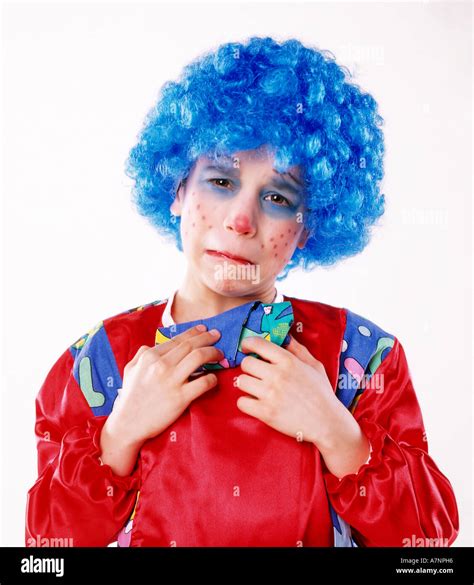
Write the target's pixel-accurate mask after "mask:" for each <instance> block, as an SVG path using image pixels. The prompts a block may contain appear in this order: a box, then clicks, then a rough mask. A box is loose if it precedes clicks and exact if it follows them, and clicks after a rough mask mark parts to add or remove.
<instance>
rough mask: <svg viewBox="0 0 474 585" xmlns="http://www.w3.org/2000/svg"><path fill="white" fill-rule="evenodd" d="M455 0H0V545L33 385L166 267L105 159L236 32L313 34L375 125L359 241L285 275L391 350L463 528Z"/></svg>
mask: <svg viewBox="0 0 474 585" xmlns="http://www.w3.org/2000/svg"><path fill="white" fill-rule="evenodd" d="M470 26H471V6H470V4H469V3H454V2H451V3H448V2H446V3H432V2H418V3H360V2H357V3H347V4H346V3H344V4H342V3H331V4H329V3H298V2H292V3H291V4H286V3H267V2H265V3H263V2H262V3H235V4H234V3H229V2H227V3H220V4H214V3H212V4H204V3H199V4H197V3H195V4H182V3H174V4H173V5H170V4H157V3H153V4H150V3H147V4H140V5H132V4H131V3H120V4H118V3H117V4H116V3H106V4H94V3H82V4H69V3H62V4H58V3H56V4H42V3H35V4H28V5H27V4H22V3H12V4H5V5H4V6H3V30H2V33H3V60H2V64H3V108H4V109H3V114H4V115H3V132H2V134H3V166H4V168H3V170H4V175H3V197H4V232H3V233H4V252H5V255H4V304H3V309H4V327H3V332H4V335H3V344H4V351H3V362H4V364H3V365H4V371H3V377H2V381H3V387H2V402H3V409H2V419H1V421H2V427H1V429H2V432H1V441H2V445H3V447H2V466H1V467H2V469H1V473H2V477H3V485H2V494H1V496H2V497H1V502H2V517H1V519H0V520H1V526H2V533H1V542H0V544H2V545H3V546H23V545H24V516H25V504H26V492H27V490H28V489H29V488H30V487H31V486H32V485H33V483H34V481H35V479H36V444H35V438H34V420H35V412H34V399H35V396H36V393H37V392H38V390H39V388H40V386H41V384H42V382H43V380H44V378H45V376H46V374H47V373H48V371H49V370H50V368H51V367H52V365H53V363H54V362H55V361H56V359H57V358H58V357H59V355H60V354H61V353H62V352H63V351H64V350H65V349H66V348H67V347H68V346H69V345H70V344H71V343H73V342H74V341H75V340H76V339H77V338H78V337H79V336H80V335H82V334H83V333H85V332H86V331H88V330H89V329H90V328H91V327H92V326H93V325H95V323H96V322H97V321H99V320H101V319H103V318H105V317H109V316H111V315H114V314H116V313H119V312H121V311H124V310H126V309H129V308H132V307H136V306H138V305H140V304H144V303H147V302H151V301H153V300H156V299H162V298H166V297H167V295H168V293H169V292H170V291H171V290H174V288H176V287H177V286H178V285H179V283H180V280H181V278H182V276H183V274H184V259H183V257H182V256H181V254H180V253H179V252H178V251H177V250H175V249H173V248H171V247H169V246H165V245H164V244H163V243H162V241H161V240H160V238H159V236H158V234H157V233H156V232H155V231H154V230H153V228H152V227H151V226H149V224H148V223H147V222H146V220H144V219H143V218H141V217H140V216H139V215H138V214H137V213H136V212H135V211H134V210H133V208H132V204H131V202H130V180H129V179H128V178H127V177H126V176H125V174H124V172H123V165H124V161H125V159H126V156H127V153H128V150H129V149H130V147H131V146H132V145H133V144H134V140H135V135H136V133H137V132H138V130H139V127H140V125H141V122H142V119H143V117H144V115H145V113H146V112H147V111H148V109H149V107H150V106H151V105H152V103H153V102H154V100H155V98H156V95H157V93H158V89H159V87H160V86H161V84H162V83H163V82H164V81H166V80H167V79H169V78H171V77H174V76H176V75H177V74H178V73H179V71H180V69H181V67H182V66H183V65H184V64H185V63H187V62H188V61H189V60H190V59H192V58H194V57H195V56H197V55H198V54H199V53H201V52H202V51H204V50H207V49H209V48H212V47H215V46H216V45H218V44H220V43H222V42H229V41H236V40H243V39H244V38H246V37H248V36H251V35H261V36H262V35H271V36H274V37H275V38H277V39H280V40H283V39H286V38H290V37H296V38H298V39H300V40H301V41H302V42H307V43H309V44H312V45H316V46H318V47H319V48H322V49H328V50H330V51H332V52H333V53H334V55H335V56H336V58H337V59H338V62H339V63H341V64H344V65H346V66H348V67H349V68H350V69H351V70H352V71H353V72H354V73H355V74H356V82H357V83H359V84H360V85H361V86H362V87H363V88H365V89H366V90H367V91H370V92H371V93H372V94H373V95H374V97H375V99H376V100H377V101H378V102H379V104H380V112H381V114H382V116H383V117H384V118H385V120H386V125H385V137H386V160H385V169H386V174H385V179H384V184H383V187H384V193H385V195H386V199H387V211H386V214H385V216H384V218H383V220H382V222H381V227H380V228H379V229H377V230H376V233H375V236H374V238H373V240H372V242H371V244H370V245H369V247H368V248H367V249H366V250H365V251H364V252H363V253H362V254H361V255H359V256H357V257H355V258H353V259H350V260H347V261H345V262H343V263H341V264H340V265H338V266H337V267H336V268H332V269H319V270H316V271H314V272H312V273H307V274H305V273H302V272H299V273H295V274H293V275H291V276H290V277H289V278H288V279H287V280H286V281H284V282H283V283H280V285H279V288H280V289H281V290H282V291H283V292H284V293H286V294H288V295H294V296H297V297H300V298H307V299H312V300H318V301H321V302H325V303H329V304H332V305H335V306H343V307H347V308H349V309H351V310H352V311H354V312H356V313H359V314H361V315H363V316H365V317H366V318H368V319H370V320H372V321H374V322H375V323H377V324H378V325H379V326H381V327H382V328H383V329H385V330H387V331H389V332H391V333H393V334H395V335H396V336H397V337H398V338H399V340H400V341H401V343H402V344H403V346H404V348H405V351H406V353H407V358H408V362H409V365H410V370H411V373H412V376H413V379H414V384H415V388H416V390H417V394H418V399H419V402H420V405H421V408H422V412H423V415H424V420H425V425H426V429H427V432H428V441H429V448H430V453H431V454H432V456H433V457H434V459H435V461H436V463H437V464H438V466H439V467H440V469H441V470H442V471H443V473H445V474H446V475H447V477H448V478H449V479H450V481H451V482H452V484H453V487H454V490H455V493H456V496H457V500H458V505H459V510H460V518H461V533H460V536H459V537H458V539H457V541H456V543H455V546H461V545H464V546H467V545H472V544H473V538H472V518H471V510H472V443H471V431H472V409H471V404H472V399H471V392H472V378H471V373H472V372H471V315H472V313H471V305H470V303H471V301H470V299H471V288H470V287H471V280H470V274H471V273H470V270H471V263H470V258H471V201H470V197H471V192H470V177H471V141H470V139H471V56H470V35H471V29H470Z"/></svg>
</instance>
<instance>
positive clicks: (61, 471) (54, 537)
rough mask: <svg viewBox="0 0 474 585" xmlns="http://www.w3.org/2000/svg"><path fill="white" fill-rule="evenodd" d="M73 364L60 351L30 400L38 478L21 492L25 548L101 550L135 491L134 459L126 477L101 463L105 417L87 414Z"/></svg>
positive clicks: (68, 355) (120, 524)
mask: <svg viewBox="0 0 474 585" xmlns="http://www.w3.org/2000/svg"><path fill="white" fill-rule="evenodd" d="M73 365H74V359H73V357H72V355H71V353H70V352H69V350H66V351H65V352H64V353H63V354H62V355H61V357H60V358H59V359H58V360H57V362H56V363H55V364H54V366H53V367H52V369H51V370H50V372H49V373H48V375H47V377H46V380H45V381H44V383H43V385H42V386H41V389H40V391H39V393H38V395H37V397H36V423H35V435H36V442H37V452H38V478H37V480H36V482H35V483H34V485H33V486H32V487H31V488H30V489H29V491H28V493H27V506H26V529H25V542H26V546H107V545H108V544H110V543H111V542H113V541H114V540H115V537H116V535H117V533H118V532H119V531H120V529H121V528H122V527H123V525H124V524H125V523H126V521H127V518H128V516H129V514H130V512H131V510H132V508H133V505H134V503H135V499H136V494H137V490H138V489H139V484H140V463H139V459H138V461H137V463H136V465H135V468H134V469H133V470H132V472H131V473H130V474H129V475H128V476H119V475H116V474H115V473H114V472H113V471H112V468H111V467H110V466H109V465H106V464H103V463H102V461H101V459H100V453H101V449H100V434H101V430H102V428H103V426H104V424H105V422H106V420H107V415H103V416H97V415H94V414H93V412H92V410H91V408H90V406H89V404H88V402H87V400H86V399H85V397H84V394H83V393H82V391H81V389H80V387H79V385H78V383H77V382H76V379H75V377H74V375H73ZM51 542H52V543H53V544H48V543H51ZM58 543H59V544H58Z"/></svg>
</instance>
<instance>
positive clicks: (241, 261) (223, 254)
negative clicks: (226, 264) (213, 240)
mask: <svg viewBox="0 0 474 585" xmlns="http://www.w3.org/2000/svg"><path fill="white" fill-rule="evenodd" d="M206 254H209V255H210V256H216V257H220V258H226V259H227V260H232V261H233V262H238V263H239V264H253V262H252V261H251V260H248V259H247V258H242V256H236V255H235V254H231V253H230V252H223V251H220V250H206Z"/></svg>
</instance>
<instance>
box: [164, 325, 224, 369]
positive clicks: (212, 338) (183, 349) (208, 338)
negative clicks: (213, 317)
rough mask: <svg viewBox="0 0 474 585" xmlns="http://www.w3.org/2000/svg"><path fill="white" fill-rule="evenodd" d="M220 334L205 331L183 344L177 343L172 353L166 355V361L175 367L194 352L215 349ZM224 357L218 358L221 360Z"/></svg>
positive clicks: (171, 350)
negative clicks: (203, 348) (204, 348)
mask: <svg viewBox="0 0 474 585" xmlns="http://www.w3.org/2000/svg"><path fill="white" fill-rule="evenodd" d="M219 337H220V333H218V335H214V334H212V333H211V332H210V331H204V332H203V333H200V334H199V335H195V336H193V337H190V338H189V339H184V340H183V341H182V342H181V343H177V344H176V345H175V346H174V347H172V348H171V349H170V351H169V352H168V353H167V354H166V360H167V361H168V362H169V363H170V364H173V365H175V366H177V365H179V364H180V363H181V362H182V360H183V359H184V358H185V357H186V356H187V355H189V354H190V353H191V352H192V351H193V350H195V349H197V348H199V347H206V346H207V347H214V343H216V341H218V339H219ZM223 357H224V355H223V354H222V357H219V356H218V357H217V359H218V360H221V359H222V358H223Z"/></svg>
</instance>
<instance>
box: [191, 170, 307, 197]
mask: <svg viewBox="0 0 474 585" xmlns="http://www.w3.org/2000/svg"><path fill="white" fill-rule="evenodd" d="M202 170H203V171H220V172H224V173H229V174H232V175H234V176H238V175H239V174H240V173H239V169H238V168H236V167H234V166H233V165H232V164H229V165H226V164H216V163H214V164H212V165H206V166H205V167H203V169H202ZM273 172H274V173H275V174H276V176H274V177H273V178H272V180H271V183H272V184H274V185H276V186H278V187H281V188H284V187H286V188H287V189H289V190H290V191H292V192H293V193H299V192H300V189H298V188H297V187H294V185H292V183H291V182H290V181H288V180H286V179H285V177H286V176H289V177H290V178H291V179H292V180H293V181H294V182H295V183H296V184H297V185H299V186H300V187H303V184H302V183H301V182H300V181H299V180H298V179H297V178H296V177H294V176H293V175H292V174H291V173H290V172H286V173H279V172H278V171H276V170H275V169H273Z"/></svg>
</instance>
